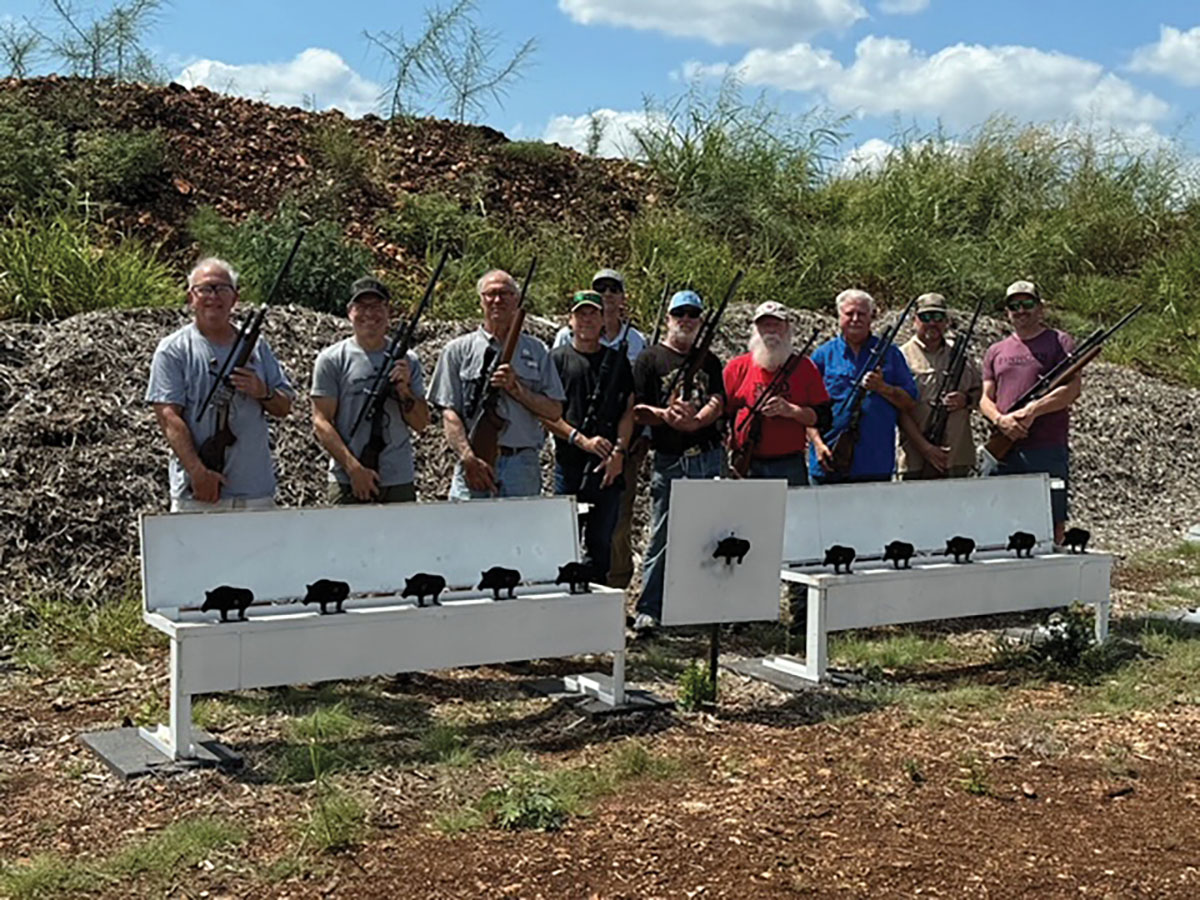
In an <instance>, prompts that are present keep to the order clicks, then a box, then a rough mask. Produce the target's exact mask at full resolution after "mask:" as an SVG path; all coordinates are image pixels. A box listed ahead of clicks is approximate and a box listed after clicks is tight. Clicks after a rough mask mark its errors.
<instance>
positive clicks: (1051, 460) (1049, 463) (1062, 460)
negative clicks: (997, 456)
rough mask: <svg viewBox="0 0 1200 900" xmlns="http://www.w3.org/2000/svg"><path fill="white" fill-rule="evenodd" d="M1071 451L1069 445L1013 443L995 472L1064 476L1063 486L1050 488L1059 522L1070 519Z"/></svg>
mask: <svg viewBox="0 0 1200 900" xmlns="http://www.w3.org/2000/svg"><path fill="white" fill-rule="evenodd" d="M1070 469H1071V454H1070V452H1069V451H1068V450H1067V448H1066V447H1013V448H1012V449H1011V450H1009V451H1008V455H1007V456H1006V457H1004V459H1002V460H1001V461H1000V465H999V466H997V467H996V471H994V472H992V474H993V475H1028V474H1036V473H1038V472H1045V473H1046V474H1047V475H1049V476H1050V477H1051V478H1061V479H1062V481H1063V489H1062V490H1061V491H1060V490H1057V489H1055V488H1051V489H1050V511H1051V513H1052V518H1053V519H1054V521H1055V522H1056V523H1058V522H1065V521H1067V512H1068V509H1067V489H1068V488H1069V487H1070V485H1071V481H1070V478H1069V474H1070Z"/></svg>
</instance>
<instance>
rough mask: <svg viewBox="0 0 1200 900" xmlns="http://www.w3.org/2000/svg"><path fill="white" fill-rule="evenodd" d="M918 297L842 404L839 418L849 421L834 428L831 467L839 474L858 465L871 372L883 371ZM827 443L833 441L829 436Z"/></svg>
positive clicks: (882, 341)
mask: <svg viewBox="0 0 1200 900" xmlns="http://www.w3.org/2000/svg"><path fill="white" fill-rule="evenodd" d="M916 302H917V298H916V297H913V299H911V300H909V301H908V306H906V307H904V311H903V312H902V313H900V318H898V319H897V320H896V321H895V323H894V324H893V325H892V327H891V328H889V329H888V330H887V331H886V332H884V335H883V337H881V338H880V339H879V340H878V341H877V342H876V344H875V348H874V349H873V350H872V351H871V353H870V355H869V356H868V357H867V362H866V365H864V366H863V368H862V371H861V372H859V374H858V378H857V379H855V382H854V390H853V391H851V393H850V396H849V398H848V399H847V401H846V403H845V404H844V405H843V406H842V415H841V416H840V417H839V418H841V419H842V420H843V422H844V423H845V424H844V425H843V426H842V427H841V429H840V430H837V429H838V426H836V425H834V426H832V428H831V432H830V434H831V436H832V444H833V446H832V447H831V448H830V449H831V451H832V456H833V458H832V460H831V463H830V465H831V468H832V469H833V471H834V472H835V473H837V474H839V475H845V474H847V473H848V472H849V471H850V467H851V466H852V465H853V464H854V448H855V445H857V444H858V436H859V428H860V426H861V425H862V412H863V411H862V408H863V401H864V400H866V399H867V389H866V387H865V386H864V382H865V381H866V379H867V375H868V374H869V373H871V372H875V371H881V370H882V369H883V364H884V362H885V361H886V358H887V352H888V350H889V349H890V348H891V346H892V344H894V343H895V341H896V335H898V334H899V333H900V327H901V326H902V325H903V324H904V320H905V319H907V318H908V314H909V313H910V312H911V311H912V308H913V306H915V305H916ZM826 443H830V441H829V440H828V439H827V440H826Z"/></svg>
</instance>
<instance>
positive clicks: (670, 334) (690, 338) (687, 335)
mask: <svg viewBox="0 0 1200 900" xmlns="http://www.w3.org/2000/svg"><path fill="white" fill-rule="evenodd" d="M699 333H700V330H699V329H696V330H695V331H691V332H688V331H684V330H683V328H681V327H680V326H679V325H676V324H675V323H674V322H672V321H670V320H668V321H667V340H669V341H670V342H671V343H672V344H675V345H677V346H680V347H684V348H686V349H687V350H690V349H691V347H692V344H694V343H695V342H696V336H697V335H699Z"/></svg>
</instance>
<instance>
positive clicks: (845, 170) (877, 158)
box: [837, 138, 896, 177]
mask: <svg viewBox="0 0 1200 900" xmlns="http://www.w3.org/2000/svg"><path fill="white" fill-rule="evenodd" d="M895 150H896V148H895V147H894V146H892V145H891V144H889V143H888V142H887V141H884V140H880V139H879V138H871V139H870V140H867V141H863V142H862V143H861V144H859V145H858V146H857V147H851V148H850V150H849V151H847V153H846V155H845V156H843V157H842V161H841V162H840V163H839V164H838V167H837V171H838V174H839V175H846V176H849V177H853V176H855V175H865V174H868V173H870V172H878V171H879V170H880V169H882V168H883V164H884V163H885V162H887V159H888V157H889V156H891V155H892V154H893V153H894V152H895Z"/></svg>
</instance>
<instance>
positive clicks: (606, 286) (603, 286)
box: [592, 280, 625, 294]
mask: <svg viewBox="0 0 1200 900" xmlns="http://www.w3.org/2000/svg"><path fill="white" fill-rule="evenodd" d="M592 290H593V291H595V292H596V293H598V294H623V293H625V288H624V286H623V285H622V284H621V282H619V281H607V280H605V281H597V282H594V283H593V284H592Z"/></svg>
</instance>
